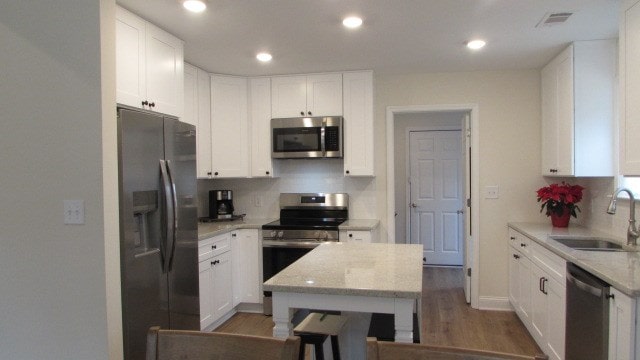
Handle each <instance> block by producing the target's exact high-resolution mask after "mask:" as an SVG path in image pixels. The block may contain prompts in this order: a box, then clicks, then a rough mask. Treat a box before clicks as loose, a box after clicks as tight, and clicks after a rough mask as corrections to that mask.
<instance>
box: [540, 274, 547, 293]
mask: <svg viewBox="0 0 640 360" xmlns="http://www.w3.org/2000/svg"><path fill="white" fill-rule="evenodd" d="M547 281H549V279H547V278H545V277H543V278H540V291H542V293H543V294H545V295H548V294H549V293H548V292H547V289H546V287H545V284H546V283H547Z"/></svg>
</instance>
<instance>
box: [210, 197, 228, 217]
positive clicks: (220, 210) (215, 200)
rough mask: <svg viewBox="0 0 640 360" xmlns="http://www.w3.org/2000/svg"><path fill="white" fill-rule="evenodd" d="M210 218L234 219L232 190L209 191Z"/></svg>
mask: <svg viewBox="0 0 640 360" xmlns="http://www.w3.org/2000/svg"><path fill="white" fill-rule="evenodd" d="M209 217H210V218H212V219H231V218H233V192H232V191H231V190H211V191H209Z"/></svg>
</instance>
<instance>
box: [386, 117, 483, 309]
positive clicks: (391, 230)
mask: <svg viewBox="0 0 640 360" xmlns="http://www.w3.org/2000/svg"><path fill="white" fill-rule="evenodd" d="M450 111H465V112H469V117H470V128H471V173H472V174H474V176H472V177H471V232H472V234H473V236H472V237H471V250H472V251H471V252H472V254H471V258H472V261H473V263H472V266H471V268H472V276H471V307H472V308H474V309H478V308H479V292H478V286H479V284H480V248H479V243H480V241H479V239H480V213H479V201H480V196H479V194H480V181H479V173H480V171H479V170H480V166H479V165H480V161H479V154H480V151H479V145H480V136H479V130H480V116H479V108H478V104H441V105H408V106H387V110H386V123H387V139H386V140H387V239H388V240H387V241H388V242H390V243H395V242H396V234H395V229H396V219H395V159H394V150H395V143H394V132H395V131H394V124H395V116H396V115H399V114H415V113H428V112H450ZM465 176H467V177H468V176H469V174H468V173H466V172H465ZM465 256H466V254H465Z"/></svg>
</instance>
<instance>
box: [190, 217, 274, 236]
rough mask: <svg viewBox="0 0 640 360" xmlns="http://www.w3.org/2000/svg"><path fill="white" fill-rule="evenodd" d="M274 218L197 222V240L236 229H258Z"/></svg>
mask: <svg viewBox="0 0 640 360" xmlns="http://www.w3.org/2000/svg"><path fill="white" fill-rule="evenodd" d="M274 220H276V219H247V218H244V219H242V220H234V221H220V222H209V223H198V240H204V239H208V238H210V237H213V236H216V235H220V234H224V233H227V232H229V231H233V230H238V229H258V230H260V229H261V228H262V225H264V224H266V223H270V222H272V221H274Z"/></svg>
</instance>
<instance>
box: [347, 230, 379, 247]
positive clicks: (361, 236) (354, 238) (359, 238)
mask: <svg viewBox="0 0 640 360" xmlns="http://www.w3.org/2000/svg"><path fill="white" fill-rule="evenodd" d="M338 236H339V238H340V241H341V242H350V243H366V244H369V243H372V242H374V241H373V236H372V232H371V231H366V230H341V231H340V233H339V234H338Z"/></svg>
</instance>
